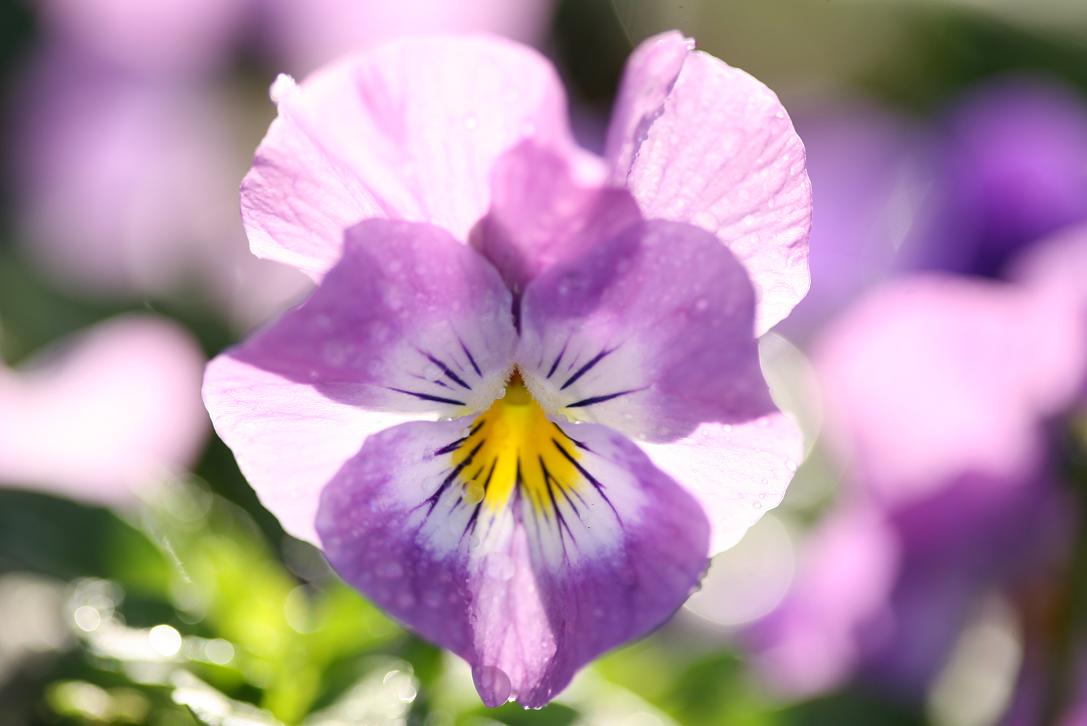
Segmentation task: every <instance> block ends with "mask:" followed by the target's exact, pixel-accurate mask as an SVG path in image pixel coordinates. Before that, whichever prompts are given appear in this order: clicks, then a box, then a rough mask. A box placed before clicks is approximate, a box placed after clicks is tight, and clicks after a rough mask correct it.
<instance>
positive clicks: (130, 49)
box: [37, 0, 253, 76]
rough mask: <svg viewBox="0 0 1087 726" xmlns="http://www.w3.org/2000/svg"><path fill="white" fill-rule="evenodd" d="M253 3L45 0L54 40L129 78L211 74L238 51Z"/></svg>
mask: <svg viewBox="0 0 1087 726" xmlns="http://www.w3.org/2000/svg"><path fill="white" fill-rule="evenodd" d="M252 2H253V0H151V1H148V0H40V2H38V3H37V6H38V7H39V9H40V11H41V14H42V17H43V18H44V20H45V25H46V29H47V30H48V31H49V33H50V35H51V37H50V38H49V41H50V42H52V43H55V44H56V45H58V46H64V47H67V48H68V49H69V51H71V52H74V53H75V54H77V55H79V56H81V57H82V58H83V59H84V60H86V61H90V62H92V63H99V64H105V65H110V66H114V67H115V68H117V69H118V70H120V71H123V72H125V73H128V74H134V75H141V76H162V75H170V74H182V73H187V72H192V71H197V70H206V69H207V68H209V67H211V66H214V65H215V64H216V63H219V62H221V61H222V60H223V59H224V56H226V55H227V54H228V53H229V52H230V51H231V50H232V49H233V47H234V42H233V41H235V40H236V36H237V34H238V32H239V31H240V30H241V28H242V26H243V23H244V20H245V17H246V13H247V11H248V10H249V8H250V7H251V5H252Z"/></svg>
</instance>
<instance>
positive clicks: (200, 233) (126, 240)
mask: <svg viewBox="0 0 1087 726" xmlns="http://www.w3.org/2000/svg"><path fill="white" fill-rule="evenodd" d="M549 4H550V3H549V0H529V1H528V2H526V3H520V4H517V7H516V10H515V9H514V5H513V4H510V3H506V2H491V1H490V0H486V1H485V2H472V3H468V2H460V1H456V2H441V3H437V2H417V1H414V0H413V1H411V2H397V3H376V2H336V1H335V0H331V1H330V0H314V1H313V2H310V1H308V0H307V2H268V3H264V2H261V3H254V2H252V0H196V1H195V2H179V1H178V0H165V1H163V2H151V3H147V2H135V1H133V0H86V1H85V2H83V1H76V0H48V1H47V2H43V3H42V5H41V8H40V11H41V13H42V16H43V18H44V20H45V26H46V29H47V31H48V32H47V38H46V40H47V44H46V45H45V48H44V52H43V53H42V55H41V57H40V58H39V59H37V61H36V62H35V63H34V64H33V65H32V66H31V69H30V71H29V73H28V74H27V78H25V79H24V82H23V83H22V87H23V91H22V94H21V97H20V98H19V99H18V103H19V104H20V107H21V108H22V109H23V112H22V114H21V116H20V123H19V128H18V129H16V131H17V134H16V138H17V142H16V143H15V144H13V148H12V150H11V152H12V153H11V156H12V157H14V161H15V163H14V167H13V169H12V173H13V175H14V176H15V177H16V178H17V179H18V180H19V184H18V185H16V188H17V189H18V190H19V193H20V195H21V199H20V200H19V201H20V203H19V205H18V208H19V209H20V210H23V211H22V219H21V226H22V238H21V241H22V242H23V243H24V244H25V245H26V247H27V249H28V251H29V252H30V254H31V255H32V257H33V258H34V259H35V260H36V261H37V262H38V263H40V264H41V266H42V268H43V269H45V270H46V271H47V272H48V273H49V274H51V275H52V276H53V277H54V278H56V279H57V280H59V281H60V282H62V283H63V284H65V285H70V286H73V287H74V288H75V289H77V290H78V291H79V292H81V293H90V294H93V295H108V296H131V295H140V296H143V295H153V296H171V295H174V296H176V295H178V294H179V293H180V292H181V291H184V292H185V293H186V294H187V295H189V296H191V294H192V292H193V290H194V288H195V290H196V291H197V292H198V293H199V294H200V295H202V296H204V297H205V298H206V299H207V302H208V304H209V305H210V306H211V307H214V308H218V309H221V310H223V311H225V312H226V313H227V315H228V316H229V317H230V318H231V319H232V321H233V322H234V323H235V324H237V325H238V326H240V327H243V328H249V327H251V326H252V325H254V324H256V323H258V322H261V321H263V320H266V319H267V318H268V317H269V316H270V315H272V314H273V313H276V312H279V311H281V310H282V309H283V308H284V307H285V306H286V305H287V304H288V303H289V302H291V301H294V300H297V299H298V298H299V297H300V296H301V294H302V292H303V290H304V289H305V288H306V281H305V279H304V278H303V277H302V276H300V275H298V273H297V272H296V271H294V270H292V269H289V268H287V267H286V266H281V265H277V264H273V263H270V262H263V261H259V260H256V259H254V258H253V257H252V255H250V254H249V252H248V249H247V246H246V242H245V239H244V237H243V236H242V235H241V232H240V230H239V229H238V226H237V214H238V211H237V203H238V197H237V179H238V178H239V177H240V176H241V175H242V174H244V172H245V169H246V167H247V165H248V163H249V158H248V157H247V156H246V155H242V154H239V153H238V150H239V149H244V148H247V147H248V146H249V143H250V142H245V143H239V137H241V138H245V134H246V132H247V129H246V125H247V121H246V117H247V115H249V111H248V109H246V108H245V106H244V103H245V100H246V97H245V95H244V94H241V95H239V94H238V92H237V89H233V88H231V87H230V84H229V82H228V81H227V79H226V73H224V71H227V70H229V69H228V68H227V65H226V61H228V60H229V56H230V55H232V54H235V53H237V52H238V50H239V48H240V47H241V43H242V42H243V41H246V40H250V39H247V38H244V37H243V34H242V32H240V31H242V30H243V29H244V27H245V26H246V24H247V23H249V24H250V25H251V24H252V23H251V22H250V21H252V20H254V17H255V14H256V13H257V12H259V13H261V14H262V15H263V17H264V19H265V20H266V21H267V25H266V26H265V30H269V31H270V32H271V34H272V35H273V36H274V41H273V43H272V47H271V50H272V52H273V54H277V53H278V54H281V55H284V56H286V57H287V62H289V63H290V65H291V66H292V67H294V66H303V67H308V65H309V64H310V63H311V62H313V61H314V60H315V59H318V58H321V59H323V58H327V57H329V56H328V54H331V53H340V52H343V51H345V50H348V49H349V47H353V46H355V45H356V44H359V45H369V44H372V43H374V42H376V41H378V40H380V39H382V38H386V37H391V36H394V35H396V34H398V33H401V32H406V31H409V30H410V31H412V32H418V31H419V30H420V29H422V28H423V27H424V26H425V28H426V29H428V30H430V31H435V30H441V29H442V28H446V27H448V28H449V29H450V30H469V29H479V30H491V31H495V32H510V33H514V34H515V35H517V36H518V37H525V38H532V37H534V36H536V35H537V34H538V32H539V31H540V29H541V28H542V27H543V25H544V22H545V17H544V16H545V14H546V11H547V9H548V7H549ZM409 26H411V27H409Z"/></svg>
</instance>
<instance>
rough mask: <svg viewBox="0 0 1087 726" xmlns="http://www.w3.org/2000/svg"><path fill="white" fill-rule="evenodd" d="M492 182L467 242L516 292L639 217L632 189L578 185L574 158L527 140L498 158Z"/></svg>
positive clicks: (579, 182)
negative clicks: (484, 208)
mask: <svg viewBox="0 0 1087 726" xmlns="http://www.w3.org/2000/svg"><path fill="white" fill-rule="evenodd" d="M491 187H492V192H491V207H490V210H489V211H488V212H487V216H486V217H484V218H483V219H482V220H481V221H480V223H479V225H478V226H477V227H476V228H475V229H474V230H473V232H472V244H473V245H474V246H475V247H476V248H477V249H478V250H479V251H480V252H481V253H483V255H484V256H485V257H486V258H487V259H488V260H490V261H491V263H492V264H493V265H494V266H495V267H497V268H498V270H499V272H501V273H502V277H503V278H504V279H505V280H506V284H507V285H509V286H510V288H511V289H512V290H513V291H514V292H520V291H522V290H524V288H525V286H526V285H527V284H528V283H529V282H530V281H531V280H532V279H533V278H535V277H536V276H537V275H539V274H540V273H541V272H543V271H544V270H546V269H547V268H549V267H551V266H552V265H554V264H556V263H558V262H561V261H565V260H569V259H571V258H573V257H576V256H578V255H580V254H582V253H583V252H584V251H585V250H587V249H588V248H589V247H591V246H592V245H594V244H596V243H597V242H599V241H600V240H602V239H609V238H611V237H613V236H614V235H615V234H617V233H618V232H619V231H621V230H623V229H624V228H626V227H629V226H630V225H632V224H635V223H637V222H640V221H641V219H642V215H641V212H639V210H638V203H637V202H635V201H634V198H633V197H632V196H631V195H630V193H629V192H627V191H626V190H624V189H619V188H614V187H603V186H600V185H599V184H593V183H591V182H590V183H588V184H585V183H583V182H582V181H581V180H580V179H579V178H578V172H577V166H576V164H575V163H573V160H572V159H571V158H569V157H568V156H564V155H561V154H558V153H556V152H555V151H553V150H551V149H548V148H545V147H543V146H540V145H539V144H536V143H532V142H525V143H522V144H520V145H519V146H517V147H516V148H515V149H513V150H512V151H510V152H509V153H507V154H505V155H504V156H503V157H502V158H501V159H499V160H498V163H497V164H496V166H495V170H494V174H493V176H492V179H491Z"/></svg>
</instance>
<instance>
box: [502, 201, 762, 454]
mask: <svg viewBox="0 0 1087 726" xmlns="http://www.w3.org/2000/svg"><path fill="white" fill-rule="evenodd" d="M754 306H755V300H754V293H753V291H752V288H751V283H750V282H749V281H748V278H747V275H746V273H745V271H744V268H743V266H742V265H740V263H739V262H737V260H736V258H735V257H733V255H732V254H731V253H730V252H729V251H728V249H727V248H725V247H723V246H722V245H721V244H720V243H719V242H718V241H717V239H716V238H714V237H713V235H711V234H709V233H707V232H704V231H703V230H700V229H698V228H697V227H693V226H691V225H687V224H679V223H674V222H661V221H654V222H647V223H645V224H640V225H635V226H633V227H629V228H627V229H626V230H624V231H623V232H622V233H621V234H619V235H617V236H615V237H613V238H612V239H610V240H607V241H606V242H603V243H599V244H598V245H597V246H595V247H593V248H591V249H590V250H589V251H588V252H587V253H585V254H583V255H581V256H580V257H577V258H576V259H574V260H572V261H569V262H567V263H564V264H561V265H558V266H556V267H554V268H552V269H550V270H549V271H547V272H546V273H544V274H543V275H542V276H540V277H539V278H538V279H537V280H536V281H534V282H533V283H532V284H531V285H529V287H528V289H527V290H526V291H525V295H524V299H523V301H522V307H521V341H520V346H519V348H518V353H517V360H518V364H519V366H520V368H521V371H522V374H523V375H524V378H525V382H526V384H527V385H528V387H529V388H530V389H531V390H532V392H533V394H534V395H535V397H536V398H537V399H538V400H539V401H540V402H541V403H543V405H544V407H545V408H547V409H548V410H551V411H561V412H562V413H564V414H565V415H567V416H568V417H570V418H573V419H577V420H584V421H592V422H595V423H601V424H605V425H607V426H611V427H612V428H615V429H617V430H619V431H622V432H624V433H626V434H628V435H631V436H634V437H636V438H639V439H646V440H650V441H670V440H675V439H678V438H680V437H682V436H684V435H686V434H689V433H690V432H691V431H693V430H694V429H695V427H697V426H698V424H700V423H702V422H704V421H715V422H724V423H737V422H741V421H746V420H750V419H753V418H757V417H759V416H761V415H763V414H766V413H768V412H769V411H771V410H772V409H773V404H772V402H771V401H770V397H769V394H768V392H767V387H766V383H765V381H764V380H763V377H762V370H761V369H760V367H759V358H758V350H757V345H756V341H755V336H754V330H753V327H754V326H753V315H754Z"/></svg>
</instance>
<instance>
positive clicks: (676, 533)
mask: <svg viewBox="0 0 1087 726" xmlns="http://www.w3.org/2000/svg"><path fill="white" fill-rule="evenodd" d="M470 425H471V422H470V421H469V420H467V419H461V420H459V421H450V422H436V423H424V422H419V423H413V424H406V425H403V426H398V427H396V428H394V429H390V430H388V431H384V432H382V433H380V434H378V435H376V436H373V437H371V438H370V439H369V440H368V441H367V442H366V444H365V446H364V447H363V449H362V451H360V452H359V455H358V456H357V457H355V458H354V459H352V460H351V461H350V462H349V463H348V464H347V465H346V466H345V467H344V468H343V470H342V471H341V472H340V474H339V475H338V476H337V477H336V478H335V479H334V480H333V481H332V482H331V483H330V484H329V486H328V488H327V489H326V490H325V494H324V496H323V497H322V501H321V510H320V515H319V518H318V530H319V532H320V534H321V541H322V544H323V546H324V548H325V551H326V554H327V556H328V558H329V560H330V562H332V564H333V566H334V567H335V568H336V569H337V571H338V572H340V574H341V575H342V576H343V577H344V578H345V579H346V580H347V581H348V582H350V583H351V584H353V585H354V586H355V587H357V588H359V589H360V590H361V591H362V592H363V593H365V594H366V595H367V596H368V597H370V598H371V599H373V600H374V601H375V602H376V603H378V604H379V605H380V606H381V607H383V608H385V609H386V610H388V611H389V612H391V613H392V614H393V615H394V616H396V617H397V618H398V619H400V620H401V621H403V622H404V623H406V624H407V625H408V626H410V627H412V628H413V629H415V630H417V631H418V632H419V633H420V634H422V635H423V636H424V637H426V638H428V639H430V640H432V641H434V642H436V643H438V644H440V645H442V646H443V647H446V648H449V649H450V650H452V651H453V652H455V653H457V654H459V655H460V656H462V657H463V658H465V659H466V660H467V661H468V662H469V663H470V664H471V666H472V669H473V674H474V677H475V682H476V686H477V688H478V690H479V692H480V695H481V696H482V698H483V700H484V702H485V703H486V704H487V705H489V706H495V705H498V704H500V703H502V702H504V701H506V700H507V699H508V698H510V697H513V698H516V699H517V700H518V701H520V702H521V703H522V704H523V705H524V706H526V707H538V706H542V705H544V704H545V703H547V702H548V701H549V700H551V698H553V697H554V695H555V694H556V693H557V692H558V691H559V690H560V689H561V688H563V687H564V686H565V685H566V684H567V683H568V682H569V680H570V679H571V677H572V676H573V674H574V673H575V671H576V670H577V669H578V668H579V667H581V666H582V665H584V664H585V663H586V662H588V661H589V660H591V659H592V658H594V657H596V656H597V655H599V654H600V653H602V652H603V651H605V650H607V649H609V648H612V647H615V646H616V645H619V644H620V643H623V642H625V641H627V640H630V639H632V638H636V637H638V636H640V635H643V634H644V633H646V632H648V631H649V630H650V629H652V628H654V627H655V626H657V625H659V624H660V623H661V622H663V621H664V620H665V619H666V618H667V617H668V616H669V615H670V614H671V613H672V612H673V611H674V610H675V609H676V608H677V607H678V606H679V605H680V604H681V603H682V602H683V600H684V599H685V598H686V597H687V595H688V594H689V592H690V590H691V588H692V587H693V586H694V585H695V584H696V582H697V581H698V578H699V577H700V575H701V574H702V571H703V570H704V568H705V565H706V558H705V551H706V538H707V525H706V521H705V517H704V515H703V514H702V512H701V510H700V509H699V508H698V506H697V504H695V502H694V501H693V500H692V499H691V498H690V497H688V496H687V495H686V494H685V493H684V492H683V490H682V489H680V488H679V487H678V486H677V485H676V484H675V483H674V482H672V481H671V480H670V479H669V478H668V477H666V476H664V475H663V474H661V473H660V472H659V471H658V470H657V469H655V468H654V467H653V466H652V465H651V464H650V463H649V461H648V460H647V459H646V458H645V456H644V455H643V454H642V453H641V452H639V451H638V450H637V448H636V447H634V446H633V445H632V444H631V443H630V442H628V441H626V440H625V439H623V438H622V437H621V436H619V435H617V434H615V433H613V432H611V431H609V430H607V429H605V428H603V427H599V426H594V425H590V424H583V425H570V424H566V425H563V426H562V427H559V426H557V425H554V427H555V440H556V441H560V442H561V444H562V446H564V447H565V448H566V449H567V454H569V456H570V457H572V458H571V459H566V458H565V455H563V454H561V452H558V451H553V452H551V453H543V454H541V455H540V459H539V463H537V462H532V461H528V460H527V458H526V459H524V460H522V457H521V456H520V455H519V454H518V455H517V460H518V464H517V468H516V485H515V482H514V479H513V476H514V475H513V471H514V470H513V469H512V468H507V469H505V471H506V474H505V475H502V476H501V477H500V476H499V475H497V474H487V475H485V474H480V476H485V477H486V479H485V481H486V482H487V484H486V485H485V486H484V488H483V489H482V493H477V494H476V495H475V496H474V497H473V496H471V494H470V492H471V491H472V490H471V487H470V486H469V485H467V484H466V483H465V482H464V481H462V477H463V478H464V479H468V480H469V483H470V481H471V475H469V474H468V472H469V471H473V470H476V469H479V470H480V471H482V470H483V469H484V465H486V464H487V462H486V461H483V462H480V464H479V465H478V466H477V464H476V462H474V461H471V462H470V463H469V464H468V465H466V466H460V467H458V466H457V465H456V464H455V463H454V462H455V461H456V456H457V454H456V452H454V453H449V452H450V450H451V449H450V446H451V445H455V444H457V443H459V442H461V440H462V439H463V438H465V437H467V440H469V441H471V440H472V439H471V437H472V436H473V434H472V432H471V430H470V429H469V426H470ZM575 439H576V442H575V441H574V440H575ZM471 457H472V455H469V457H468V458H469V459H471ZM568 460H576V461H577V462H578V463H577V468H574V467H573V466H569V467H568V468H567V469H566V474H565V475H564V474H558V475H557V476H558V478H557V479H551V480H548V479H547V478H546V477H547V475H546V473H545V474H544V475H543V477H541V476H540V475H539V473H538V470H537V469H536V468H535V467H537V466H539V467H544V466H546V463H547V462H551V464H552V471H554V468H555V467H558V466H562V465H561V463H560V462H561V461H568ZM462 461H464V459H462ZM496 461H497V459H496ZM498 466H503V465H502V464H498ZM530 467H531V469H530ZM489 471H491V472H493V471H495V464H493V463H492V464H491V465H490V468H489ZM460 472H464V474H461V473H460ZM500 479H501V481H500ZM533 481H534V482H535V483H532V482H533ZM545 481H550V482H551V483H548V484H546V485H544V484H543V482H545ZM540 489H545V490H546V492H548V494H547V497H548V498H547V499H545V500H542V501H541V499H540V498H539V497H540V495H541V492H540V491H538V490H540ZM534 490H536V491H534ZM494 492H505V495H504V496H503V497H500V498H498V499H497V501H496V500H494V499H492V497H493V496H494ZM480 497H482V499H481V498H480Z"/></svg>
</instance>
